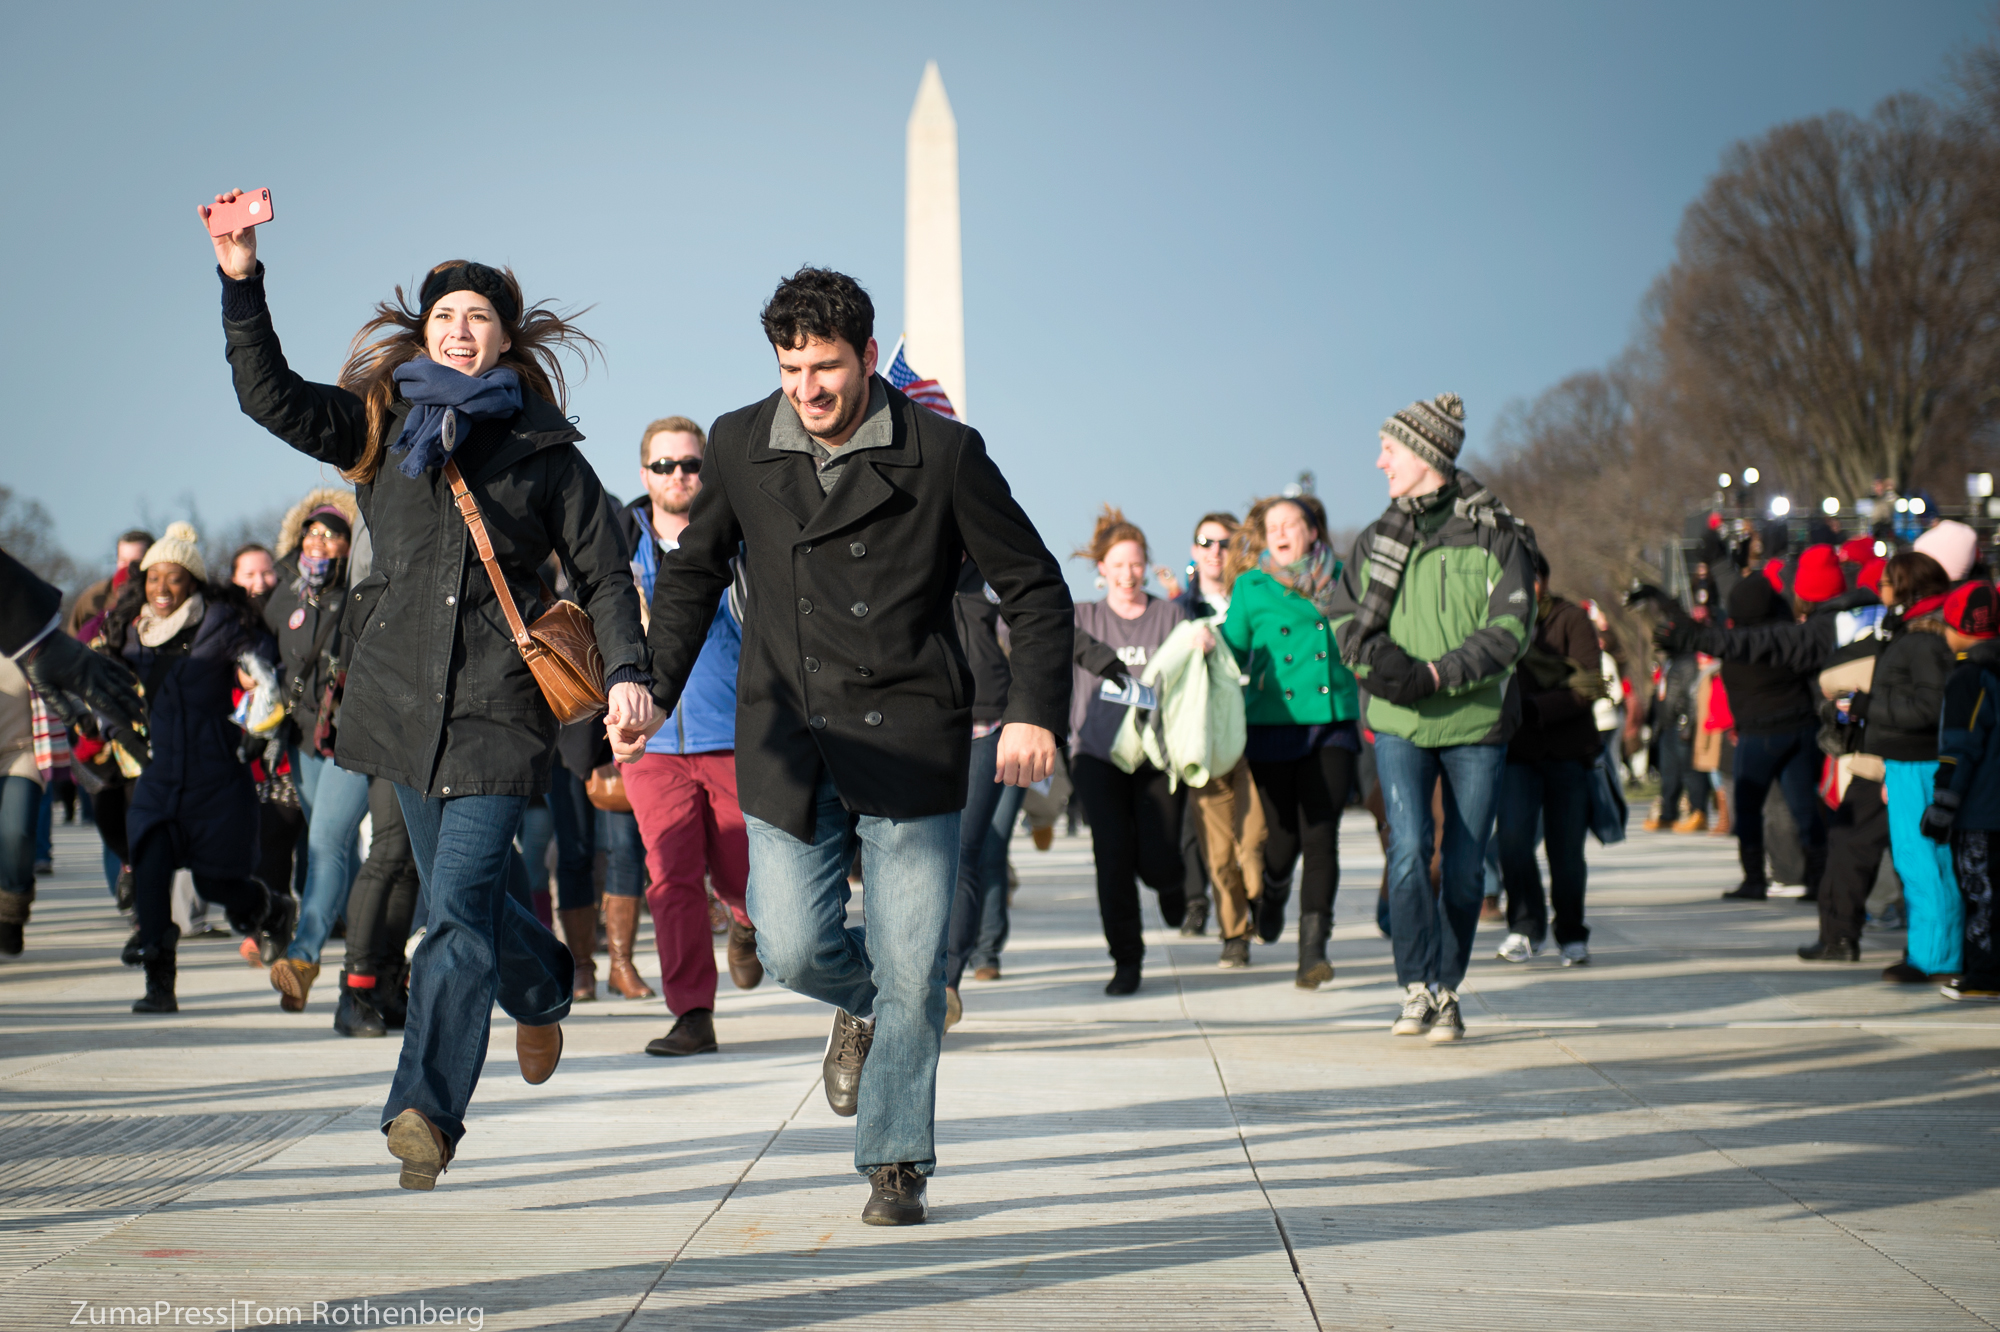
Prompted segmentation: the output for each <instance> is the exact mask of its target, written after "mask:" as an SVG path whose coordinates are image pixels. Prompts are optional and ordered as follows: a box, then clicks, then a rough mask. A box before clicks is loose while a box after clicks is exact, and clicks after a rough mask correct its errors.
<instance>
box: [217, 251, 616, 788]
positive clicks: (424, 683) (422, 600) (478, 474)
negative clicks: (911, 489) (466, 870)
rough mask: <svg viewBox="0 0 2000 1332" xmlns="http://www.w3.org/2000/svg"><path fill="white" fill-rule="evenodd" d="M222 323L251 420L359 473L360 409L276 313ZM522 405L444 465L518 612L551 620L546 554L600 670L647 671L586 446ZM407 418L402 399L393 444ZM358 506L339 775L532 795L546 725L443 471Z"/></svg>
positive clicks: (548, 416) (360, 492)
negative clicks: (307, 367)
mask: <svg viewBox="0 0 2000 1332" xmlns="http://www.w3.org/2000/svg"><path fill="white" fill-rule="evenodd" d="M256 281H257V282H258V285H259V287H260V288H261V279H257V280H256ZM246 285H247V284H246ZM257 303H258V304H260V305H261V303H262V302H261V291H260V293H259V297H258V301H257ZM222 324H223V330H224V332H225V333H226V334H227V337H228V353H229V363H230V365H231V366H233V367H234V369H235V374H236V399H237V402H238V403H239V404H240V405H241V406H242V408H243V411H244V414H245V415H247V416H249V417H250V418H251V419H252V420H254V421H256V422H257V423H258V424H259V425H261V426H263V427H264V428H265V429H267V430H269V431H270V432H271V433H272V434H274V435H276V436H277V437H278V438H280V439H282V440H284V441H285V442H286V443H287V444H290V445H291V446H292V447H293V448H295V449H297V450H299V451H300V452H301V453H304V454H307V455H309V456H311V457H314V458H318V459H320V460H321V461H322V462H327V463H331V464H333V465H334V466H336V467H342V468H345V467H351V466H353V465H354V464H355V462H357V461H358V460H359V459H360V457H361V454H362V450H363V447H364V445H365V444H366V441H367V437H368V422H367V415H366V412H365V410H364V408H363V406H362V402H361V399H360V398H359V397H357V396H356V395H355V394H353V393H350V392H349V391H347V390H346V389H343V388H338V387H334V386H332V385H328V384H313V383H308V382H307V381H306V380H304V379H302V378H301V377H300V376H299V375H298V374H296V373H295V372H294V371H292V370H291V369H290V368H289V367H288V366H287V365H286V364H285V358H284V353H283V352H282V351H281V350H280V348H279V346H278V335H277V333H276V332H275V331H274V330H273V329H272V327H271V317H270V315H269V313H268V312H265V311H262V310H260V311H258V312H257V313H256V314H255V315H254V316H252V317H250V318H244V319H229V318H225V319H224V320H223V321H222ZM523 397H524V398H525V400H526V406H524V407H523V408H522V409H521V411H520V412H518V413H516V414H515V415H514V416H513V417H512V418H510V419H508V420H504V421H484V422H480V423H479V424H478V425H477V426H476V427H475V428H474V429H473V430H472V432H471V434H470V435H469V436H468V437H467V438H466V440H465V441H464V442H463V443H461V444H460V445H459V446H458V448H457V449H456V450H455V451H454V452H453V457H454V458H456V459H457V461H458V465H459V469H460V470H461V471H462V472H463V473H464V474H465V479H466V484H467V486H468V487H469V489H470V490H471V492H472V494H473V496H474V497H475V498H476V499H478V501H479V508H480V512H481V513H482V515H483V516H484V518H485V521H486V530H487V533H488V534H489V535H490V536H491V538H492V541H493V550H494V554H495V555H496V557H497V558H498V560H499V563H500V567H501V569H502V570H503V571H504V573H505V575H506V578H507V584H508V587H509V589H510V590H511V591H512V592H513V595H514V603H515V605H516V606H518V607H519V608H520V612H521V617H522V619H523V620H525V621H528V622H531V623H532V622H533V621H534V619H535V617H537V616H538V615H540V614H541V613H542V612H543V611H544V610H546V609H547V608H548V607H547V605H546V603H545V602H544V601H543V598H542V592H541V582H540V578H539V576H538V572H537V571H538V570H539V569H540V568H541V566H542V564H543V562H544V561H546V560H547V559H548V557H549V554H550V552H551V551H553V552H555V553H556V554H557V555H558V556H559V557H560V558H561V559H562V561H563V564H564V567H565V569H566V570H567V572H568V574H569V577H570V580H571V583H572V587H573V590H574V595H575V597H576V600H577V601H578V602H579V603H580V604H581V605H582V606H583V608H584V610H585V611H587V612H589V614H590V619H591V623H592V625H593V626H594V627H595V629H596V631H597V645H598V649H599V650H600V651H601V652H602V653H603V656H604V669H605V673H606V674H607V675H609V674H610V673H612V672H613V671H616V670H618V669H619V668H621V667H641V668H642V667H643V666H644V662H645V655H646V654H645V644H644V642H643V640H642V639H641V637H640V631H639V594H638V592H637V591H636V589H635V588H634V586H633V583H632V571H631V568H630V566H629V565H628V564H627V562H626V554H625V543H624V540H623V538H622V537H621V536H620V535H619V532H618V526H617V522H616V520H615V518H614V516H613V514H612V507H613V506H612V505H610V504H608V503H606V501H605V497H604V488H603V486H601V485H600V484H599V483H598V480H597V474H596V473H595V472H594V471H592V470H591V467H590V464H589V463H588V462H586V461H584V458H583V455H582V454H581V453H579V452H578V451H577V448H576V444H577V441H579V440H581V439H582V438H583V436H582V435H581V434H579V433H578V432H577V430H576V427H574V426H573V425H571V424H570V423H569V421H568V420H566V419H565V418H564V417H563V415H562V413H561V412H559V411H558V410H556V408H555V407H554V406H553V405H552V404H550V403H547V402H544V401H543V400H542V399H540V398H538V397H536V396H535V395H534V394H533V393H532V392H524V394H523ZM408 411H409V404H408V403H407V402H405V401H403V400H401V399H398V400H397V402H396V404H395V408H394V410H393V412H392V414H391V416H390V420H389V425H388V437H389V438H390V439H392V440H393V439H394V438H396V436H397V435H398V434H399V433H400V432H401V430H402V421H403V417H404V416H405V415H406V414H407V413H408ZM354 496H355V500H356V502H357V503H358V504H359V505H360V508H361V513H362V515H363V517H365V518H366V519H367V521H368V530H369V535H370V538H371V540H372V541H373V543H374V563H373V566H372V568H371V569H370V571H369V574H368V576H367V577H366V578H364V579H362V580H360V581H359V582H357V583H356V584H355V585H354V586H353V587H352V588H350V589H349V590H348V593H347V608H346V615H345V617H344V619H343V622H342V626H341V628H340V630H339V634H340V637H341V639H342V640H343V641H344V642H345V643H346V645H347V647H346V653H347V656H346V663H345V664H346V667H347V685H346V689H345V691H344V693H343V695H342V701H341V706H340V730H339V735H338V739H337V742H336V743H337V748H338V754H337V756H336V757H337V761H338V762H339V764H340V766H341V767H343V768H349V769H352V770H354V771H356V772H365V773H368V774H369V775H371V776H375V777H382V778H386V779H387V780H389V781H392V782H396V783H398V784H399V785H402V786H408V787H410V788H412V789H414V790H416V791H419V792H421V793H424V794H426V795H431V796H441V797H446V798H450V797H454V796H466V795H520V796H530V797H532V796H537V795H540V794H542V793H543V792H544V791H546V790H548V786H549V769H550V766H551V764H552V763H553V761H554V753H553V751H554V746H555V739H556V731H557V726H556V719H555V714H554V713H552V712H551V711H550V710H549V705H548V703H547V702H546V701H545V700H544V699H543V698H542V691H541V687H540V686H539V685H537V684H536V683H535V678H534V675H533V674H532V673H531V672H530V671H529V670H528V665H527V663H526V662H525V661H523V660H522V659H521V654H520V651H519V650H518V649H517V648H516V647H515V646H514V640H513V637H512V635H511V634H510V632H509V631H508V628H507V621H506V618H505V617H504V615H503V614H502V613H501V610H500V602H499V598H498V597H496V596H495V595H494V592H493V585H492V583H491V582H490V581H489V580H488V578H487V575H486V569H485V566H484V565H482V564H481V563H480V561H479V555H478V552H477V551H476V550H475V549H474V548H473V545H472V539H471V536H470V534H469V533H468V532H467V531H466V529H465V523H464V521H463V520H462V519H461V518H460V517H459V514H458V508H457V506H456V505H455V504H453V502H452V498H451V486H450V485H449V483H447V482H446V481H445V479H444V475H443V473H442V472H441V471H427V472H425V473H424V474H423V475H422V476H420V477H418V478H417V479H416V480H411V479H410V478H408V477H406V476H404V475H403V474H402V473H401V472H399V471H398V470H397V469H396V462H395V459H394V458H389V459H385V460H384V462H383V465H382V469H381V471H380V472H379V473H378V474H377V475H376V477H375V479H374V481H372V482H364V483H362V484H360V485H358V486H356V487H355V491H354Z"/></svg>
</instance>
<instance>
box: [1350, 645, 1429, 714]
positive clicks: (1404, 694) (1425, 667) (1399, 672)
mask: <svg viewBox="0 0 2000 1332" xmlns="http://www.w3.org/2000/svg"><path fill="white" fill-rule="evenodd" d="M1363 685H1364V687H1365V688H1366V689H1367V690H1368V692H1369V693H1371V694H1373V695H1375V697H1377V698H1381V699H1387V700H1388V701H1389V702H1391V703H1394V704H1396V705H1397V706H1398V707H1405V708H1413V707H1415V706H1416V705H1417V704H1419V703H1421V702H1423V701H1424V700H1425V699H1427V698H1429V697H1430V696H1431V695H1432V694H1435V693H1436V692H1437V680H1436V678H1435V677H1434V676H1432V674H1431V666H1430V663H1429V662H1427V661H1416V660H1413V659H1412V658H1411V656H1410V654H1409V653H1407V652H1405V651H1403V649H1401V648H1399V647H1397V646H1396V645H1395V643H1393V642H1391V641H1390V639H1389V636H1388V635H1387V634H1383V635H1382V636H1381V637H1380V639H1379V640H1378V641H1377V643H1376V645H1375V647H1374V648H1373V649H1372V650H1371V651H1370V652H1369V653H1368V678H1367V680H1365V681H1364V682H1363Z"/></svg>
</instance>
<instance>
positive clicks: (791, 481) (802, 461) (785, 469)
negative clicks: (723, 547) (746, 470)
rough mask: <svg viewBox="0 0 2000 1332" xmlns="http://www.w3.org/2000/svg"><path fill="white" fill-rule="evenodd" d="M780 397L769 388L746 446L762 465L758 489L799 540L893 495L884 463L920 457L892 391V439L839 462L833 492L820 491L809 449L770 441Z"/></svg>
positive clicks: (813, 537) (844, 523)
mask: <svg viewBox="0 0 2000 1332" xmlns="http://www.w3.org/2000/svg"><path fill="white" fill-rule="evenodd" d="M896 396H900V395H896ZM779 397H780V394H776V393H774V394H772V395H771V397H770V398H769V399H768V400H767V401H766V406H765V409H764V410H763V411H761V412H759V413H758V415H757V419H756V420H755V421H754V422H753V423H752V426H751V438H753V439H755V440H757V441H758V443H757V444H756V445H755V446H753V447H752V448H751V450H750V461H751V462H752V463H753V464H757V465H759V466H761V467H762V469H763V474H762V476H761V477H760V478H759V479H758V483H757V485H758V489H760V490H762V491H763V492H764V493H765V494H766V495H769V496H770V497H771V498H772V499H773V500H774V501H776V502H777V504H778V505H779V507H780V508H782V509H784V510H785V512H786V513H788V514H790V515H791V516H792V518H793V519H794V520H796V521H797V522H798V524H799V534H798V538H797V539H798V540H800V541H817V540H819V539H820V538H821V537H824V536H829V535H831V534H832V533H835V532H838V531H840V530H842V529H843V528H846V527H851V526H853V525H854V524H856V523H858V522H860V521H861V520H862V519H864V518H866V517H867V516H868V515H869V514H871V513H873V512H874V511H875V510H877V509H879V508H881V507H882V505H884V504H886V503H887V502H888V501H889V500H890V499H892V498H894V496H895V495H896V487H895V486H894V485H892V484H890V482H889V479H888V478H887V477H885V476H884V475H883V474H882V469H883V468H887V467H915V466H918V465H919V464H920V463H921V462H922V453H921V450H920V449H919V448H918V445H917V439H916V432H915V431H914V430H913V429H912V428H911V423H910V420H909V417H908V415H907V404H906V403H902V402H897V401H896V400H895V397H892V398H891V400H890V408H889V410H890V413H891V418H892V421H893V423H894V429H895V433H894V436H893V442H892V443H891V444H890V445H889V447H888V448H885V449H870V450H869V451H868V452H866V453H864V454H862V455H860V456H858V457H856V458H855V459H854V460H853V461H852V462H848V463H843V464H842V465H841V468H840V471H841V476H840V479H839V480H837V481H836V482H834V486H833V491H832V493H830V494H828V495H825V496H822V495H821V494H820V490H819V481H818V479H817V478H816V477H815V476H814V475H813V469H814V466H815V464H814V462H813V459H812V458H811V457H810V456H809V455H807V454H803V453H794V452H792V451H790V450H788V449H774V448H772V447H771V424H772V422H773V420H774V419H775V418H776V415H777V406H778V399H779Z"/></svg>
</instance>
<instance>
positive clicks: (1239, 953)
mask: <svg viewBox="0 0 2000 1332" xmlns="http://www.w3.org/2000/svg"><path fill="white" fill-rule="evenodd" d="M1215 965H1216V966H1218V967H1247V966H1249V965H1250V936H1249V935H1247V934H1245V935H1242V936H1241V937H1239V938H1235V939H1224V940H1223V941H1222V956H1221V957H1219V958H1217V959H1216V961H1215Z"/></svg>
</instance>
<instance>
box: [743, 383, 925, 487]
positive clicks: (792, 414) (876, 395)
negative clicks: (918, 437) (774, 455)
mask: <svg viewBox="0 0 2000 1332" xmlns="http://www.w3.org/2000/svg"><path fill="white" fill-rule="evenodd" d="M895 442H896V419H895V418H894V417H893V416H891V415H890V414H889V386H888V385H887V384H885V383H884V382H883V381H882V376H880V375H872V376H870V377H869V385H868V414H867V416H865V417H864V418H862V421H861V425H860V427H859V428H858V429H857V430H855V432H854V434H853V435H852V436H851V437H850V438H849V439H848V441H847V443H845V444H843V445H841V446H840V448H838V449H829V448H828V447H827V446H826V445H824V444H822V443H820V442H819V441H818V440H816V439H814V438H813V437H812V436H811V435H809V434H807V433H806V427H805V423H804V422H803V421H801V420H799V413H798V409H797V408H795V407H793V406H792V400H791V399H790V398H787V397H782V396H781V397H780V398H779V400H778V414H777V415H776V416H775V417H774V418H772V421H771V447H772V448H774V449H783V450H785V451H786V452H787V453H805V454H810V455H811V456H812V458H813V461H814V463H815V466H814V468H813V476H814V477H815V478H816V479H817V480H818V481H819V493H820V494H822V495H825V494H828V493H830V492H831V491H832V490H833V487H834V483H835V482H837V481H839V480H840V465H841V464H842V463H843V462H845V461H847V459H849V458H851V457H853V456H854V455H855V454H857V453H860V452H862V451H863V450H864V449H886V448H888V447H889V446H890V445H891V444H893V443H895Z"/></svg>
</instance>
